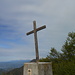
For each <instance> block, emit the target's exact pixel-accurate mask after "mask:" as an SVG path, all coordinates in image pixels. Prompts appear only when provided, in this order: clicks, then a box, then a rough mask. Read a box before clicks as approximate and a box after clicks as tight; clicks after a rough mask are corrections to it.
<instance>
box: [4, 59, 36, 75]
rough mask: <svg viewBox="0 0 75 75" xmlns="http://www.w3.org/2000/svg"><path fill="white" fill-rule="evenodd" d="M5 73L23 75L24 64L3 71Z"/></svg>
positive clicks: (5, 74)
mask: <svg viewBox="0 0 75 75" xmlns="http://www.w3.org/2000/svg"><path fill="white" fill-rule="evenodd" d="M35 61H36V60H35V59H33V60H31V61H30V62H35ZM3 75H23V66H22V67H20V68H15V69H13V70H10V71H8V72H5V73H3Z"/></svg>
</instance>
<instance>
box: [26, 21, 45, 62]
mask: <svg viewBox="0 0 75 75" xmlns="http://www.w3.org/2000/svg"><path fill="white" fill-rule="evenodd" d="M33 28H34V30H32V31H30V32H28V33H26V35H30V34H32V33H34V41H35V51H36V62H38V61H39V51H38V40H37V31H39V30H42V29H44V28H46V26H45V25H44V26H42V27H39V28H36V21H33Z"/></svg>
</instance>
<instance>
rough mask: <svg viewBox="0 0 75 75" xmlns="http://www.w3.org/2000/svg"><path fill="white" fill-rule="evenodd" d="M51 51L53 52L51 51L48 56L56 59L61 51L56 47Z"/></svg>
mask: <svg viewBox="0 0 75 75" xmlns="http://www.w3.org/2000/svg"><path fill="white" fill-rule="evenodd" d="M50 51H51V52H50V53H49V55H47V58H50V59H54V58H59V57H60V53H59V52H58V51H57V50H56V49H55V48H51V50H50Z"/></svg>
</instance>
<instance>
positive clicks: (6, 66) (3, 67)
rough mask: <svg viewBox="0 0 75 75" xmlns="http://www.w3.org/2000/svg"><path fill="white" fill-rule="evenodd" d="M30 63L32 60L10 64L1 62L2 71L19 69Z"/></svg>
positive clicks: (16, 61)
mask: <svg viewBox="0 0 75 75" xmlns="http://www.w3.org/2000/svg"><path fill="white" fill-rule="evenodd" d="M26 62H30V60H15V61H9V62H0V69H4V70H6V71H7V70H8V71H9V70H11V69H14V68H19V67H21V66H23V65H24V63H26Z"/></svg>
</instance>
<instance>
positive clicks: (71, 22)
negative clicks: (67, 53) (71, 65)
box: [0, 0, 75, 61]
mask: <svg viewBox="0 0 75 75" xmlns="http://www.w3.org/2000/svg"><path fill="white" fill-rule="evenodd" d="M34 20H36V23H37V28H38V27H40V26H43V25H46V29H44V30H42V31H39V32H38V43H39V55H40V58H42V57H46V56H47V55H48V52H49V50H50V49H51V47H55V48H56V49H57V50H58V51H61V48H62V45H63V44H64V42H65V40H66V38H67V34H68V33H69V32H72V31H73V32H75V0H0V61H10V60H24V59H34V58H35V47H34V35H33V34H31V35H29V36H26V33H27V32H29V31H31V30H33V21H34Z"/></svg>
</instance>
